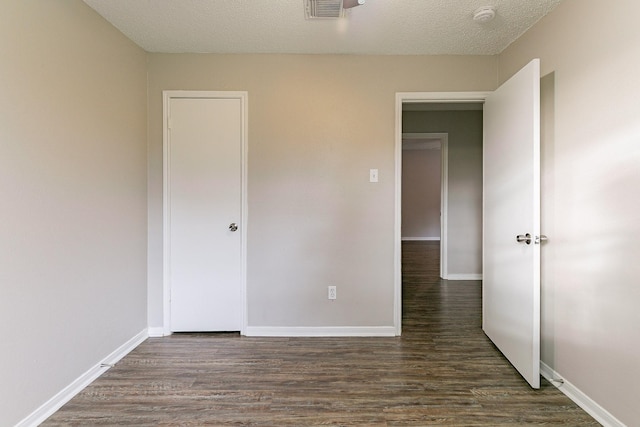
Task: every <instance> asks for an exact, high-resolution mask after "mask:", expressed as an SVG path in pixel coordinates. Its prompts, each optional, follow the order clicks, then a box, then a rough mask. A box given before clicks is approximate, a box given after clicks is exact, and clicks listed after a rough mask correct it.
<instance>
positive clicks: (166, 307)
mask: <svg viewBox="0 0 640 427" xmlns="http://www.w3.org/2000/svg"><path fill="white" fill-rule="evenodd" d="M180 98H183V99H184V98H192V99H239V100H240V103H241V105H242V129H241V132H242V135H241V140H242V147H241V151H242V153H241V159H242V165H241V178H240V179H241V181H242V182H241V192H242V194H241V202H240V203H241V209H240V212H241V214H240V215H241V218H240V224H241V227H240V229H239V230H238V231H240V234H241V236H240V239H241V246H242V248H241V255H240V256H241V261H240V262H241V273H240V274H241V278H240V288H241V306H242V315H241V318H242V322H241V323H242V324H241V329H240V334H242V335H244V334H245V330H246V327H247V316H248V313H247V225H248V222H247V221H248V214H247V213H248V209H247V157H248V150H249V144H248V136H249V132H248V130H249V125H248V123H249V107H248V102H249V94H248V92H246V91H192V90H164V91H162V216H163V222H162V294H163V298H162V311H163V325H162V330H163V335H165V336H166V335H171V278H170V274H169V273H170V272H169V258H170V256H171V253H170V250H169V248H170V246H169V244H170V234H169V229H170V219H171V218H170V214H171V213H170V210H169V197H170V195H169V179H170V176H169V161H170V159H169V124H170V116H169V112H170V111H169V103H170V101H171V99H180Z"/></svg>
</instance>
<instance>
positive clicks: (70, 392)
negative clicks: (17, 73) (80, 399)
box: [16, 329, 148, 427]
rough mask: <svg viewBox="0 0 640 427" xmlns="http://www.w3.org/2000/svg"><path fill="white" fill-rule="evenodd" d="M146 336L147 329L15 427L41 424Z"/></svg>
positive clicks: (29, 426)
mask: <svg viewBox="0 0 640 427" xmlns="http://www.w3.org/2000/svg"><path fill="white" fill-rule="evenodd" d="M147 336H148V334H147V329H144V330H142V331H140V332H139V333H138V334H136V335H135V336H134V337H132V338H131V339H130V340H128V341H127V342H125V343H124V344H122V345H121V346H120V347H118V348H117V349H115V350H114V351H113V352H112V353H111V354H109V355H108V356H107V357H105V358H104V359H103V360H102V361H101V362H100V363H97V364H96V365H94V366H93V367H92V368H90V369H89V370H88V371H87V372H85V373H84V374H82V375H80V376H79V377H78V378H77V379H76V380H74V381H73V382H72V383H71V384H69V385H68V386H66V387H65V388H63V389H62V390H60V391H59V392H58V393H57V394H56V395H55V396H53V397H52V398H51V399H49V400H48V401H46V402H45V403H44V404H43V405H41V406H40V407H39V408H38V409H36V410H35V411H33V412H32V413H31V414H30V415H29V416H27V417H26V418H25V419H23V420H22V421H20V422H19V423H18V424H16V427H31V426H34V427H35V426H37V425H39V424H40V423H42V422H43V421H44V420H46V419H47V418H49V417H50V416H51V415H53V414H54V413H55V412H56V411H57V410H58V409H60V408H61V407H62V406H63V405H64V404H65V403H67V402H68V401H70V400H71V399H72V398H73V397H74V396H75V395H76V394H78V393H80V392H81V391H82V390H84V388H85V387H87V386H88V385H89V384H91V383H92V382H93V381H94V380H95V379H96V378H98V377H99V376H100V375H102V374H103V373H105V372H106V371H107V370H108V369H109V367H110V366H109V365H115V364H116V363H117V362H118V361H119V360H120V359H122V358H123V357H124V356H126V355H127V354H128V353H129V352H131V350H133V349H134V348H136V347H137V346H139V345H140V344H141V343H142V342H143V341H144V340H146V339H147Z"/></svg>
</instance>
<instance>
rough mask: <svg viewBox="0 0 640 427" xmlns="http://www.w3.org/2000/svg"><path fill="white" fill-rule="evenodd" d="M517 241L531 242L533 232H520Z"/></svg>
mask: <svg viewBox="0 0 640 427" xmlns="http://www.w3.org/2000/svg"><path fill="white" fill-rule="evenodd" d="M516 242H518V243H522V242H524V243H526V244H527V245H530V244H531V234H529V233H527V234H524V235H523V234H518V235H517V236H516Z"/></svg>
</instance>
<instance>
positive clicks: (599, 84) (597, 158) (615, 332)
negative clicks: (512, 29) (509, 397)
mask: <svg viewBox="0 0 640 427" xmlns="http://www.w3.org/2000/svg"><path fill="white" fill-rule="evenodd" d="M639 15H640V3H638V2H637V1H635V0H620V1H616V2H602V1H598V0H580V1H578V0H565V1H564V2H562V3H561V4H560V5H559V6H558V8H557V9H556V10H554V12H552V13H551V14H550V15H549V16H548V17H546V18H544V19H543V20H541V21H540V22H539V23H538V24H537V25H536V26H535V27H534V28H533V29H531V30H530V31H529V32H527V33H526V34H525V35H524V36H523V37H521V38H520V39H519V40H518V41H517V42H515V43H514V44H512V45H511V46H510V47H509V48H508V49H507V50H506V51H505V52H503V53H502V54H501V55H500V58H499V64H500V66H499V73H500V80H501V81H502V80H505V79H507V78H508V77H509V76H510V75H512V74H513V73H514V72H515V71H516V70H517V69H519V68H520V67H522V66H523V65H524V64H526V63H527V62H529V61H530V60H531V59H532V58H534V57H539V58H540V59H541V66H542V75H543V76H545V77H544V78H543V80H542V89H543V90H542V124H543V129H542V138H543V140H542V162H541V163H542V200H541V203H542V232H543V233H545V234H547V235H548V236H549V241H548V244H546V245H544V246H543V247H542V331H541V332H542V359H543V361H544V362H545V363H546V364H547V365H549V366H551V367H552V368H553V369H555V370H556V371H557V372H558V373H559V374H560V375H561V376H562V377H564V378H565V379H566V380H568V381H569V382H571V383H572V384H574V385H575V386H577V387H578V388H579V389H580V390H581V391H583V392H584V393H586V394H587V395H588V396H589V397H590V398H592V399H593V400H595V401H596V402H597V403H598V404H600V405H602V406H603V407H604V408H605V409H606V410H608V411H609V412H611V413H612V414H613V415H614V416H616V417H617V418H618V419H619V420H620V421H622V422H623V423H625V424H627V425H629V426H632V425H638V420H640V405H638V396H640V369H639V368H638V360H639V359H640V339H638V338H639V337H640V333H639V332H638V331H639V327H640V310H638V302H639V301H640V286H638V277H639V276H640V263H638V260H640V245H638V239H637V237H638V236H640V214H639V212H640V121H639V120H638V118H639V117H640V102H638V94H640V79H639V78H638V76H640V29H639V28H640V27H638V24H637V17H638V16H639Z"/></svg>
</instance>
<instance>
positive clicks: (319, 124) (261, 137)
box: [148, 54, 496, 327]
mask: <svg viewBox="0 0 640 427" xmlns="http://www.w3.org/2000/svg"><path fill="white" fill-rule="evenodd" d="M495 66H496V63H495V58H494V57H473V56H469V57H464V56H450V57H447V56H443V57H419V56H347V55H310V56H305V55H205V54H202V55H197V54H183V55H175V54H173V55H172V54H150V55H149V68H148V71H149V272H148V274H149V325H150V326H152V327H159V326H161V325H162V90H165V89H190V90H246V91H248V92H249V178H248V179H249V183H248V184H249V194H248V198H249V225H248V272H247V280H248V310H249V326H283V327H292V326H310V327H313V326H318V327H322V326H393V289H394V287H393V281H394V276H393V261H394V256H393V246H394V245H393V238H394V235H393V232H394V218H393V216H394V138H395V135H394V129H395V122H394V118H395V93H396V92H401V91H454V90H461V91H465V90H466V91H473V90H478V91H482V90H492V89H494V87H495V82H496V68H495ZM370 168H378V169H379V171H380V182H379V183H377V184H372V183H369V182H368V177H369V169H370ZM329 284H332V285H336V286H337V287H338V300H337V301H336V302H335V303H329V302H328V301H327V298H326V293H327V285H329Z"/></svg>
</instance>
